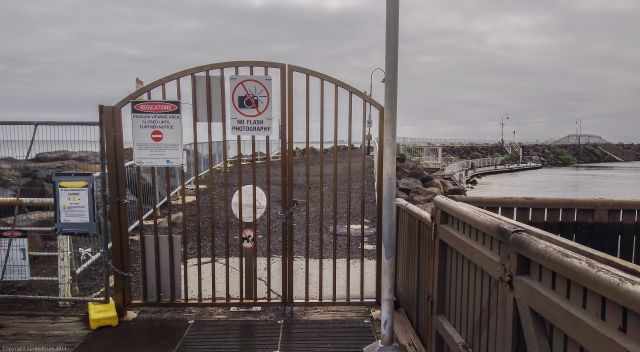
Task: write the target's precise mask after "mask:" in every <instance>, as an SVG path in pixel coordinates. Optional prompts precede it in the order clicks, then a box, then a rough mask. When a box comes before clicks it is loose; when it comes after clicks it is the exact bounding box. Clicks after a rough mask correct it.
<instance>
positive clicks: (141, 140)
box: [131, 100, 182, 166]
mask: <svg viewBox="0 0 640 352" xmlns="http://www.w3.org/2000/svg"><path fill="white" fill-rule="evenodd" d="M131 122H132V126H131V130H132V133H133V160H134V161H135V163H136V165H140V166H178V165H182V114H181V110H180V102H179V101H163V100H144V101H138V100H136V101H132V102H131Z"/></svg>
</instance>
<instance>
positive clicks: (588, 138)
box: [551, 134, 611, 144]
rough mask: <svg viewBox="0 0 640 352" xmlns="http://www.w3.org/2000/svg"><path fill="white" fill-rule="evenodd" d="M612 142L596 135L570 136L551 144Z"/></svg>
mask: <svg viewBox="0 0 640 352" xmlns="http://www.w3.org/2000/svg"><path fill="white" fill-rule="evenodd" d="M610 143H611V142H609V141H607V140H606V139H604V138H602V137H600V136H597V135H595V134H569V135H566V136H564V137H562V138H560V139H557V140H555V141H553V142H551V144H610Z"/></svg>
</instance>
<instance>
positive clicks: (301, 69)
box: [115, 61, 383, 111]
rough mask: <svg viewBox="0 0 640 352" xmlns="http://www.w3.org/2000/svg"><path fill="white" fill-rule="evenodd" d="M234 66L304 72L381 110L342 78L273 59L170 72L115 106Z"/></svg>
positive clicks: (374, 102) (219, 63)
mask: <svg viewBox="0 0 640 352" xmlns="http://www.w3.org/2000/svg"><path fill="white" fill-rule="evenodd" d="M235 67H268V68H275V69H279V70H280V72H281V74H283V73H284V74H285V75H286V72H287V70H288V71H290V72H295V73H300V74H305V75H309V76H310V77H316V78H318V79H321V80H324V81H325V82H330V83H332V84H335V85H336V86H339V87H341V88H343V89H345V90H347V91H348V92H350V93H353V94H354V95H356V96H357V97H359V98H361V99H362V100H364V101H366V102H367V103H369V104H371V106H373V107H375V108H376V109H378V110H380V111H381V110H383V107H382V104H380V103H378V102H377V101H376V100H375V99H373V98H372V97H370V96H368V95H367V94H366V93H365V92H364V91H361V90H359V89H357V88H355V87H353V86H352V85H350V84H348V83H346V82H344V81H342V80H339V79H337V78H334V77H331V76H329V75H326V74H324V73H321V72H318V71H314V70H311V69H308V68H304V67H301V66H296V65H287V64H284V63H280V62H273V61H226V62H218V63H213V64H207V65H201V66H195V67H191V68H188V69H185V70H182V71H178V72H175V73H172V74H170V75H168V76H165V77H163V78H160V79H157V80H155V81H153V82H151V83H149V84H147V85H145V86H143V87H141V88H139V89H137V90H135V91H134V92H133V93H131V94H129V95H127V96H126V97H124V98H123V99H121V100H120V101H119V102H117V103H116V105H115V107H117V108H120V109H121V108H123V107H124V106H125V105H127V104H128V103H129V101H131V100H135V99H136V98H138V97H140V96H142V95H144V94H146V93H147V92H150V91H152V90H153V89H155V88H158V87H160V86H162V85H163V84H167V83H169V82H172V81H175V80H177V79H180V78H183V77H186V76H189V75H192V74H196V73H201V72H206V71H212V70H220V69H226V68H235ZM285 77H286V76H283V77H282V78H285Z"/></svg>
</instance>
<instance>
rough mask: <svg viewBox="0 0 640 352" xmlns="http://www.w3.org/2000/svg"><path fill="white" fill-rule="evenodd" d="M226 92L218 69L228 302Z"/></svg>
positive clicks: (227, 291) (227, 293) (227, 298)
mask: <svg viewBox="0 0 640 352" xmlns="http://www.w3.org/2000/svg"><path fill="white" fill-rule="evenodd" d="M226 104H227V102H226V93H225V85H224V68H221V69H220V107H221V110H222V111H221V118H222V197H223V202H222V203H223V212H224V215H223V216H222V217H223V218H224V236H225V242H224V264H225V265H224V267H225V276H224V285H225V286H224V292H225V302H229V300H230V299H231V296H230V294H229V190H228V185H229V179H228V175H227V168H228V162H229V160H228V155H227V152H228V151H227V107H226Z"/></svg>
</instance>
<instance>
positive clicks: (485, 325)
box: [478, 271, 491, 351]
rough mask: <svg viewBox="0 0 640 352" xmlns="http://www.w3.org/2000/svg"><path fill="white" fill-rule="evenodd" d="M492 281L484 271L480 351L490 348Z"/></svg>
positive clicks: (479, 332) (479, 324)
mask: <svg viewBox="0 0 640 352" xmlns="http://www.w3.org/2000/svg"><path fill="white" fill-rule="evenodd" d="M490 281H491V276H489V275H488V274H487V273H485V272H484V271H483V272H482V310H481V311H480V322H479V323H478V330H479V331H478V334H479V335H480V336H479V340H480V345H479V347H478V351H487V350H488V348H489V312H490V310H491V306H490V304H491V300H490V298H491V297H490V286H489V285H490Z"/></svg>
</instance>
